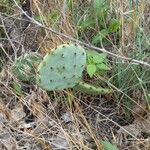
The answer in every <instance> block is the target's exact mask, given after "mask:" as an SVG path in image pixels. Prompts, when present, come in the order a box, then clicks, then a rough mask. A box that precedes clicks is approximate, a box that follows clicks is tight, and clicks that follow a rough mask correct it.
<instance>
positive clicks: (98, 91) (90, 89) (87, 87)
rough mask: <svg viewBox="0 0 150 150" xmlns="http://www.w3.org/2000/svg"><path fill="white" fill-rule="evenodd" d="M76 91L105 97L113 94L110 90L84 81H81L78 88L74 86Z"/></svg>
mask: <svg viewBox="0 0 150 150" xmlns="http://www.w3.org/2000/svg"><path fill="white" fill-rule="evenodd" d="M74 89H75V90H79V91H81V92H83V93H87V94H92V95H105V94H110V93H112V92H113V91H112V90H111V89H109V88H102V87H96V86H94V85H91V84H88V83H85V82H83V81H80V82H79V83H78V84H77V85H76V86H74Z"/></svg>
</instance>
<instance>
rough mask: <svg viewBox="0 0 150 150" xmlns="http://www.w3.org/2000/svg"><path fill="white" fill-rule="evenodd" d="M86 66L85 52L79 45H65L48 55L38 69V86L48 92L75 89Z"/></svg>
mask: <svg viewBox="0 0 150 150" xmlns="http://www.w3.org/2000/svg"><path fill="white" fill-rule="evenodd" d="M85 64H86V53H85V50H84V49H83V48H82V47H81V46H79V45H77V44H63V45H60V46H58V47H57V48H55V49H53V51H52V52H51V53H49V54H47V55H46V56H45V57H44V59H43V61H42V62H41V63H40V65H39V67H38V74H37V84H38V85H39V86H40V87H41V88H43V89H45V90H48V91H53V90H63V89H65V88H71V87H74V86H75V85H76V84H77V83H78V82H79V81H80V79H81V77H82V72H83V70H84V67H85Z"/></svg>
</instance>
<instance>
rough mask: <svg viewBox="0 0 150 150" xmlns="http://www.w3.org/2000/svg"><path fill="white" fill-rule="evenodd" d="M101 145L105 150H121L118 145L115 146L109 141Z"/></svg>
mask: <svg viewBox="0 0 150 150" xmlns="http://www.w3.org/2000/svg"><path fill="white" fill-rule="evenodd" d="M101 143H102V145H103V147H104V149H105V150H119V149H118V148H117V146H116V145H113V144H111V143H110V142H108V141H102V142H101Z"/></svg>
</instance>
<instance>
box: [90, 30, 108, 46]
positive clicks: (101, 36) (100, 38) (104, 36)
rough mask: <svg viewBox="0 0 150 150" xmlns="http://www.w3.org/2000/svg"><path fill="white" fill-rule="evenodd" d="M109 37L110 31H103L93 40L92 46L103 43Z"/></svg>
mask: <svg viewBox="0 0 150 150" xmlns="http://www.w3.org/2000/svg"><path fill="white" fill-rule="evenodd" d="M107 35H108V31H107V30H106V29H103V30H101V31H100V32H98V33H97V34H96V36H94V38H93V39H92V44H97V43H98V42H101V41H102V40H103V39H104V38H106V36H107Z"/></svg>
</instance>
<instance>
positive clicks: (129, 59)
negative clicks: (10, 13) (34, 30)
mask: <svg viewBox="0 0 150 150" xmlns="http://www.w3.org/2000/svg"><path fill="white" fill-rule="evenodd" d="M13 1H14V3H15V5H16V6H17V7H18V9H19V10H20V11H21V12H22V13H23V14H24V15H25V16H26V17H27V18H28V19H29V20H30V21H31V23H33V24H36V25H38V26H39V27H41V28H44V29H46V30H47V31H50V32H52V33H54V34H57V35H59V36H62V37H64V38H66V39H69V40H71V41H73V42H76V43H78V44H81V45H83V46H85V47H87V48H90V49H91V50H95V51H97V52H103V53H106V54H108V55H111V56H114V57H117V58H121V59H124V60H127V61H129V62H130V63H133V64H141V65H144V66H148V67H150V64H149V63H147V62H144V61H141V60H136V59H133V58H129V57H125V56H120V55H117V54H115V53H112V52H109V51H107V50H106V49H104V48H98V47H96V46H93V45H91V44H87V43H85V42H82V41H80V40H77V39H75V38H73V37H70V36H68V35H66V34H63V33H61V32H57V31H55V30H53V29H51V28H49V27H46V26H44V25H43V24H41V23H39V22H38V21H36V20H35V19H33V18H32V17H30V16H28V15H27V14H26V12H25V11H24V10H22V8H21V7H20V6H19V5H18V4H17V2H16V0H13Z"/></svg>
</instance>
